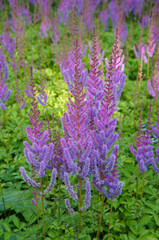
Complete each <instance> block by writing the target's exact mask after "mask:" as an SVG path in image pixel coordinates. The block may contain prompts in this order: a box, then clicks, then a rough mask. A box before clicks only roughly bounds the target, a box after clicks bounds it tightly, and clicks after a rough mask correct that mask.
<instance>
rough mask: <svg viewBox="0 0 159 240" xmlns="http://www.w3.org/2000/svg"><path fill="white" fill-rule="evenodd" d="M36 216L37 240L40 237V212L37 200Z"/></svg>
mask: <svg viewBox="0 0 159 240" xmlns="http://www.w3.org/2000/svg"><path fill="white" fill-rule="evenodd" d="M36 216H37V239H38V237H39V212H38V204H37V200H36Z"/></svg>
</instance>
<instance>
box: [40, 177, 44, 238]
mask: <svg viewBox="0 0 159 240" xmlns="http://www.w3.org/2000/svg"><path fill="white" fill-rule="evenodd" d="M40 186H41V192H42V195H41V206H42V218H43V238H44V239H45V220H44V190H43V186H42V179H41V178H40Z"/></svg>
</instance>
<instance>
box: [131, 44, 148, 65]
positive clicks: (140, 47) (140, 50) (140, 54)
mask: <svg viewBox="0 0 159 240" xmlns="http://www.w3.org/2000/svg"><path fill="white" fill-rule="evenodd" d="M137 48H138V52H137V50H136V46H135V45H134V46H133V50H134V54H135V56H136V57H137V58H139V59H142V60H143V61H144V62H145V63H147V57H146V54H145V50H146V45H142V44H141V43H139V44H138V45H137Z"/></svg>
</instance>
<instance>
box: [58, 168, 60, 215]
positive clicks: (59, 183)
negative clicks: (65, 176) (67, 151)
mask: <svg viewBox="0 0 159 240" xmlns="http://www.w3.org/2000/svg"><path fill="white" fill-rule="evenodd" d="M58 180H59V205H58V215H59V219H60V206H61V179H60V171H58Z"/></svg>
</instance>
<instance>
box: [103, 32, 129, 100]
mask: <svg viewBox="0 0 159 240" xmlns="http://www.w3.org/2000/svg"><path fill="white" fill-rule="evenodd" d="M120 45H121V43H120V40H119V29H118V27H117V28H116V31H115V41H114V45H113V50H112V54H111V61H110V62H112V63H111V66H109V63H108V59H107V58H106V59H105V62H106V67H107V79H108V78H109V72H110V71H111V79H112V80H111V91H112V93H113V97H114V100H113V101H114V103H116V104H117V103H118V101H119V99H120V96H121V93H122V91H123V87H124V84H125V79H126V75H125V74H124V63H123V62H124V57H125V56H124V55H122V52H123V50H122V49H120Z"/></svg>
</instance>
